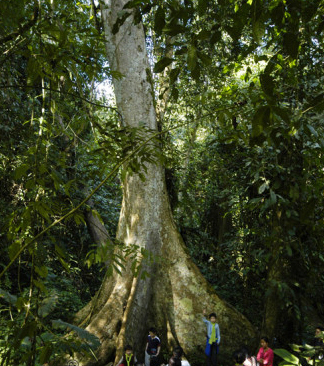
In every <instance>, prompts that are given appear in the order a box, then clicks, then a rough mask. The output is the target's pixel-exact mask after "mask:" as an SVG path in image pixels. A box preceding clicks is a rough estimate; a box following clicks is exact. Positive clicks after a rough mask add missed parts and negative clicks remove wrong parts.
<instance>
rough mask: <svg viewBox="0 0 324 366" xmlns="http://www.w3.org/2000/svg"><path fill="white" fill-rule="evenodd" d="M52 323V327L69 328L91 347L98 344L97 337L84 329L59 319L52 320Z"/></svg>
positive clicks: (95, 346)
mask: <svg viewBox="0 0 324 366" xmlns="http://www.w3.org/2000/svg"><path fill="white" fill-rule="evenodd" d="M52 324H53V327H54V328H61V329H70V330H72V331H74V332H76V333H77V335H78V336H79V337H80V338H81V339H84V340H85V341H86V342H87V343H89V344H90V345H91V346H92V347H93V348H97V347H99V346H100V341H99V338H98V337H96V336H95V335H94V334H92V333H90V332H88V331H86V330H85V329H82V328H79V327H77V326H75V325H73V324H70V323H66V322H64V321H62V320H60V319H58V320H52Z"/></svg>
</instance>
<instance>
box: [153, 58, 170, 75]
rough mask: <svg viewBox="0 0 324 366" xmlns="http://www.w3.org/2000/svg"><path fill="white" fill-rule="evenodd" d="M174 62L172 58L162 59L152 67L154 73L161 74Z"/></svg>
mask: <svg viewBox="0 0 324 366" xmlns="http://www.w3.org/2000/svg"><path fill="white" fill-rule="evenodd" d="M173 61H174V59H173V58H170V57H163V58H162V59H161V60H160V61H158V62H157V63H156V64H155V66H154V72H155V73H158V72H162V71H163V70H164V69H165V68H166V67H167V66H169V65H170V64H171V63H172V62H173Z"/></svg>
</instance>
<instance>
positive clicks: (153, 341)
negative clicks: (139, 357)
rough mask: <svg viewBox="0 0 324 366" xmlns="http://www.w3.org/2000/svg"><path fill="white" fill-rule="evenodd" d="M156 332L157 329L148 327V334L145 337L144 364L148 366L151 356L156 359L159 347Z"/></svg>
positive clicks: (159, 343) (159, 342)
mask: <svg viewBox="0 0 324 366" xmlns="http://www.w3.org/2000/svg"><path fill="white" fill-rule="evenodd" d="M156 333H157V331H156V329H155V328H150V329H149V335H148V337H147V343H146V348H145V366H150V363H151V359H152V358H155V360H154V361H156V360H157V359H158V356H159V353H160V349H161V341H160V338H159V337H158V336H157V335H156Z"/></svg>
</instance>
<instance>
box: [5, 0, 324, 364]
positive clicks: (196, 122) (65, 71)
mask: <svg viewBox="0 0 324 366" xmlns="http://www.w3.org/2000/svg"><path fill="white" fill-rule="evenodd" d="M127 8H129V9H132V10H133V11H135V13H136V17H135V19H136V21H137V22H140V21H143V22H144V23H145V27H146V30H147V35H148V49H149V51H150V53H151V54H150V56H151V60H152V71H153V79H152V82H153V83H154V86H155V90H156V91H157V92H156V101H157V107H159V108H162V109H163V110H160V112H163V113H161V114H160V115H159V116H160V118H159V122H160V124H161V130H162V131H163V134H162V135H161V136H159V138H160V139H161V143H162V146H163V153H164V157H163V158H161V157H160V156H156V155H154V157H153V159H157V158H158V159H163V162H164V164H165V166H166V180H167V186H168V190H169V195H170V199H171V205H172V209H173V212H174V216H175V219H176V222H177V225H178V227H179V230H180V232H181V234H182V236H183V238H184V240H185V243H186V245H187V247H188V250H189V252H190V254H191V255H192V257H193V259H194V261H195V262H196V263H197V265H198V266H199V268H200V269H201V271H202V273H203V274H204V275H205V277H206V278H207V279H208V280H209V281H210V283H211V284H212V285H213V286H214V287H215V289H216V290H217V292H218V293H219V294H220V295H221V296H222V297H224V298H225V299H226V300H228V301H229V302H230V303H232V304H233V305H234V306H236V307H237V308H238V310H240V311H241V312H242V313H244V314H245V315H246V316H247V317H248V318H249V319H250V320H251V321H253V322H254V324H255V325H256V326H257V327H260V328H261V329H262V330H268V331H269V333H271V336H272V337H276V338H279V339H280V338H281V341H282V342H283V343H287V342H289V341H296V342H301V341H302V340H305V339H307V334H306V332H307V330H308V328H307V325H308V324H309V323H310V324H313V323H314V322H315V323H317V322H318V321H319V319H321V317H323V315H324V308H323V300H324V299H323V291H322V287H323V284H324V276H323V271H322V268H323V262H324V257H323V254H322V253H323V237H324V235H323V234H324V232H323V231H324V222H323V217H324V215H323V205H324V202H323V186H324V174H323V165H324V164H323V163H324V162H323V159H324V157H323V148H324V140H323V137H322V136H323V132H324V131H323V127H324V126H323V107H324V103H323V96H324V94H323V85H324V75H323V62H324V59H323V52H322V49H323V46H324V45H323V28H324V22H323V19H322V15H321V14H322V12H323V4H322V3H321V2H320V1H317V0H307V1H306V0H295V1H289V0H287V1H286V0H272V1H270V0H269V1H263V2H262V1H260V0H248V1H234V0H219V1H218V2H212V1H207V0H197V1H192V0H186V1H183V2H180V1H179V2H178V1H149V0H147V1H130V2H129V3H128V6H127ZM1 10H2V11H1V22H0V29H1V32H0V34H1V35H2V36H1V41H2V42H1V43H0V44H1V46H0V47H1V51H2V52H1V56H0V76H1V83H0V99H1V103H0V116H1V123H0V131H1V137H0V139H1V152H0V154H1V165H0V174H1V192H0V207H1V212H2V215H1V218H0V227H1V236H0V241H1V247H0V253H1V261H0V263H1V271H2V272H1V302H0V306H1V314H2V316H1V320H0V321H1V323H0V327H1V331H2V334H3V337H2V340H1V345H0V361H1V363H0V364H1V365H13V364H20V365H23V364H26V365H39V364H42V363H44V362H46V361H48V360H49V359H50V358H51V357H59V356H61V355H65V354H70V355H71V356H73V353H74V352H80V351H82V352H86V353H89V354H90V355H92V354H93V350H94V349H95V347H96V346H97V344H98V343H97V339H96V338H95V337H93V336H91V335H90V334H88V333H87V332H85V331H83V330H82V329H80V328H77V327H75V326H73V325H72V324H71V323H72V316H73V314H74V313H75V312H76V311H78V310H79V309H80V308H82V306H84V305H85V304H86V303H87V302H88V301H89V300H90V298H91V297H92V296H94V294H95V291H96V290H97V289H98V288H99V286H100V283H101V280H102V278H103V276H104V274H105V270H106V268H105V267H104V266H103V264H102V263H100V262H105V261H106V259H107V257H105V256H101V257H100V255H99V254H100V253H101V254H102V251H101V252H100V251H99V252H98V253H99V254H97V255H93V253H97V252H96V248H97V246H96V244H94V242H93V239H92V238H91V236H90V234H89V231H88V228H87V225H86V224H87V222H86V219H85V216H86V215H85V213H86V212H91V213H92V214H93V215H97V216H100V217H101V218H102V222H103V223H104V224H105V227H106V229H107V230H108V233H109V235H110V236H111V237H114V235H115V231H116V226H117V221H118V215H119V209H120V201H121V193H120V187H119V186H120V180H119V177H118V174H117V171H118V169H117V167H119V166H121V164H122V162H123V161H124V160H125V159H127V157H129V156H130V155H131V154H134V153H136V154H137V158H136V159H133V160H131V161H130V163H129V164H128V169H131V170H135V171H138V170H139V169H140V168H141V166H142V163H143V162H145V161H150V160H151V159H152V151H150V147H149V146H147V148H145V149H140V148H139V147H140V146H142V144H143V141H144V140H145V135H144V134H142V132H141V131H137V130H136V129H134V130H128V131H126V130H125V128H123V127H121V126H120V122H122V120H121V118H122V117H121V116H120V115H119V114H118V111H116V110H115V109H114V108H113V104H112V103H113V102H111V101H110V100H107V98H106V97H104V96H100V95H99V94H98V92H96V86H97V84H98V83H100V82H102V81H103V80H106V79H107V78H110V77H111V76H114V77H122V75H119V74H118V73H117V72H116V71H114V70H109V68H108V67H107V66H106V61H105V56H104V39H103V36H102V24H101V18H100V12H99V6H97V5H95V3H93V2H91V3H87V2H84V3H81V2H76V1H69V2H64V1H47V0H44V1H39V2H37V1H35V2H31V1H30V2H28V1H18V0H16V1H10V2H6V3H4V4H2V5H1ZM120 16H121V18H120V22H119V24H116V31H118V26H119V25H120V24H122V22H123V21H125V19H126V17H127V16H128V13H127V12H126V9H125V13H122V14H120ZM161 101H164V102H165V104H164V105H163V106H161V105H160V104H159V103H160V102H161ZM162 114H163V118H162V117H161V116H162ZM105 177H109V179H106V180H104V179H105ZM143 179H144V176H143ZM103 181H104V182H105V184H104V185H102V186H101V188H100V190H98V191H96V192H95V193H94V194H93V196H92V201H91V204H90V202H89V199H88V198H90V197H89V193H90V192H92V190H93V189H96V187H98V185H99V184H101V182H103ZM80 203H82V205H80ZM99 213H100V215H99ZM108 244H109V246H110V247H111V245H112V244H113V241H109V243H108ZM114 244H115V245H117V243H114ZM110 249H111V248H110ZM135 250H136V248H135ZM108 253H110V254H111V253H112V251H111V250H108ZM146 255H147V254H146ZM109 259H110V260H111V259H112V258H109ZM120 261H121V262H120ZM98 262H99V263H98ZM110 263H117V264H118V263H119V264H120V266H117V265H115V266H114V268H115V269H117V270H120V269H122V258H116V257H114V258H113V261H112V262H110ZM112 266H113V265H112ZM112 266H111V267H109V268H112ZM110 272H111V270H110ZM269 304H270V305H272V306H271V310H269ZM267 322H270V323H271V324H273V327H272V328H269V327H268V328H267V327H265V326H262V324H263V325H264V324H266V323H267ZM64 330H69V331H72V332H68V333H66V332H64ZM74 335H77V337H75V336H74Z"/></svg>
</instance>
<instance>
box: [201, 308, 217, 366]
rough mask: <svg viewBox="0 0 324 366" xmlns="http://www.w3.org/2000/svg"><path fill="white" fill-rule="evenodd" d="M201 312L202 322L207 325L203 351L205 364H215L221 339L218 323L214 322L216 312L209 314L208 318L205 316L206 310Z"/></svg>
mask: <svg viewBox="0 0 324 366" xmlns="http://www.w3.org/2000/svg"><path fill="white" fill-rule="evenodd" d="M203 314H204V317H203V322H204V323H205V324H206V325H207V342H206V348H205V353H206V355H207V357H208V358H207V365H208V366H216V365H217V354H218V350H219V343H220V339H221V338H220V329H219V325H218V324H217V323H216V313H211V314H209V320H207V319H206V318H205V315H206V310H204V311H203Z"/></svg>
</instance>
